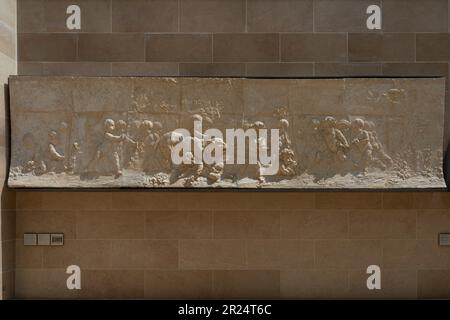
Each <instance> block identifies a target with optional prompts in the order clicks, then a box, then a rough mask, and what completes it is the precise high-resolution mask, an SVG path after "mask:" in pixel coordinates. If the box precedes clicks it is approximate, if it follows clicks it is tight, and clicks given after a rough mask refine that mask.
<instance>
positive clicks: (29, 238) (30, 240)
mask: <svg viewBox="0 0 450 320" xmlns="http://www.w3.org/2000/svg"><path fill="white" fill-rule="evenodd" d="M23 245H24V246H37V234H36V233H24V234H23Z"/></svg>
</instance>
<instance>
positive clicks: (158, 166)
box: [21, 114, 393, 185]
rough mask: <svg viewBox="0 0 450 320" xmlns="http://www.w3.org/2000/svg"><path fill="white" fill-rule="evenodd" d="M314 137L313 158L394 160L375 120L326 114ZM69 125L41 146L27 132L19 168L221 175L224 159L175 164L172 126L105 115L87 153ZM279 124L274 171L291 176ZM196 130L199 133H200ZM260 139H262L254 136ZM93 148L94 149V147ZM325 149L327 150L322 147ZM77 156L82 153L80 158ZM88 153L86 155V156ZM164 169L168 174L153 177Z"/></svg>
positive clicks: (203, 142)
mask: <svg viewBox="0 0 450 320" xmlns="http://www.w3.org/2000/svg"><path fill="white" fill-rule="evenodd" d="M194 121H202V116H201V115H199V114H194V115H191V116H190V119H189V122H188V123H193V122H194ZM313 127H314V130H315V132H316V134H315V139H319V140H320V143H321V145H322V146H323V148H322V149H321V150H320V148H319V149H318V150H317V151H314V150H311V151H312V154H314V152H315V154H314V155H313V157H314V162H316V163H322V164H323V163H325V164H326V163H327V161H328V162H331V163H334V164H338V165H339V164H347V165H348V164H350V166H351V167H352V168H355V169H358V170H361V171H364V170H365V169H366V168H368V167H376V168H379V169H382V170H384V169H386V168H387V167H390V166H392V164H393V160H392V159H391V158H390V157H389V156H388V155H387V154H386V152H385V151H384V149H383V146H382V144H381V142H380V141H379V139H378V137H377V134H376V132H375V130H374V124H373V123H372V122H369V121H365V120H363V119H360V118H357V119H354V120H351V121H349V120H339V121H337V120H336V119H335V118H333V117H325V118H324V119H323V120H320V121H314V126H313ZM67 128H68V126H67V124H66V123H61V125H60V128H58V129H56V130H50V131H49V132H48V138H47V139H48V140H47V143H46V144H45V146H44V148H39V147H37V145H38V144H37V143H36V141H34V137H33V135H32V134H31V133H27V134H25V135H24V137H23V145H24V146H25V148H27V149H29V150H31V151H32V152H31V153H32V156H31V159H30V160H29V161H27V162H26V163H25V164H24V165H23V166H22V169H21V172H22V173H33V174H35V175H42V174H45V173H63V172H65V173H66V174H69V175H80V177H82V178H83V177H98V176H114V177H115V178H119V177H121V176H122V174H123V170H124V169H131V170H136V171H143V172H144V173H146V174H148V175H149V177H150V179H149V180H150V181H152V183H153V184H155V183H157V184H166V183H173V182H175V181H178V180H179V179H182V178H184V179H185V184H186V185H191V184H192V183H194V182H195V181H197V180H198V179H199V178H200V177H204V178H206V179H207V180H208V182H209V183H214V182H218V181H220V180H221V179H222V178H223V175H224V169H225V162H217V163H213V164H206V163H203V162H200V163H199V162H196V161H191V163H189V164H187V163H182V164H180V165H174V164H173V163H172V161H171V151H172V148H173V147H174V146H175V145H176V144H177V143H179V142H180V139H182V138H180V137H179V136H177V135H176V134H173V132H171V131H169V132H165V133H164V131H163V125H162V124H161V123H160V122H157V121H150V120H141V121H137V120H136V121H131V122H130V123H127V122H126V121H124V120H117V121H114V120H112V119H104V121H103V130H102V136H101V140H100V143H98V144H97V145H96V146H94V147H93V148H91V151H90V152H89V156H88V157H85V156H84V155H83V152H85V153H87V150H84V148H83V146H81V145H80V144H79V143H78V142H73V143H71V144H70V143H69V141H70V140H69V137H68V134H67V131H68V129H67ZM248 128H253V129H256V130H257V129H262V128H265V124H264V123H263V122H261V121H255V122H253V123H250V124H247V125H245V126H244V129H248ZM278 129H279V170H278V174H277V175H278V176H281V177H293V176H296V175H298V174H299V173H300V172H299V171H304V166H303V165H302V164H301V163H299V160H298V157H297V155H296V152H295V151H294V146H293V144H292V141H291V139H290V136H289V131H290V129H289V121H288V120H287V119H285V118H281V119H279V121H278ZM188 130H189V131H190V132H191V133H192V136H191V138H190V139H192V143H193V144H195V143H197V144H199V145H200V146H201V147H202V148H205V147H206V146H207V145H208V144H210V143H215V144H222V146H223V148H224V150H225V149H226V144H225V142H224V141H223V140H222V139H219V138H210V137H206V136H204V135H202V134H201V133H200V134H199V135H195V134H194V127H191V128H189V129H188ZM199 136H200V139H199V138H198V137H199ZM258 143H259V144H263V143H266V142H265V141H260V140H258ZM92 149H93V150H94V151H92ZM323 149H325V151H324V150H323ZM184 156H185V157H187V158H190V160H194V155H193V153H190V152H187V153H186V154H185V155H184ZM81 158H84V160H83V161H81ZM86 159H88V160H86ZM260 169H261V164H260V163H259V162H258V164H257V165H256V170H254V176H253V177H252V178H255V179H257V180H259V181H260V182H263V181H265V180H264V177H263V176H262V174H261V170H260ZM161 173H165V174H166V177H167V180H168V181H165V179H164V178H163V179H162V180H159V179H157V178H155V177H158V176H159V175H161Z"/></svg>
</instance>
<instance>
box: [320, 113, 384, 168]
mask: <svg viewBox="0 0 450 320" xmlns="http://www.w3.org/2000/svg"><path fill="white" fill-rule="evenodd" d="M374 127H375V125H374V123H373V122H370V121H366V120H363V119H361V118H356V119H354V120H352V121H349V120H339V121H337V120H336V119H335V118H333V117H325V119H324V120H322V121H318V122H316V123H315V128H314V129H315V130H317V131H318V132H319V133H320V136H321V138H322V141H323V142H324V144H325V146H326V149H327V151H328V154H331V155H332V157H331V159H328V160H331V162H333V163H335V164H337V165H339V164H342V165H344V164H348V165H349V167H350V168H352V169H354V170H356V171H362V172H364V171H365V170H366V169H367V168H369V167H375V168H379V169H382V170H384V169H386V168H388V167H390V166H392V165H393V160H392V158H391V157H390V156H389V155H387V154H386V152H385V150H384V148H383V145H382V143H381V142H380V140H379V139H378V136H377V133H376V131H375V130H374ZM322 157H323V154H322V153H320V152H317V153H316V154H315V159H314V160H315V161H316V162H321V161H323V160H325V159H322ZM325 162H326V161H325Z"/></svg>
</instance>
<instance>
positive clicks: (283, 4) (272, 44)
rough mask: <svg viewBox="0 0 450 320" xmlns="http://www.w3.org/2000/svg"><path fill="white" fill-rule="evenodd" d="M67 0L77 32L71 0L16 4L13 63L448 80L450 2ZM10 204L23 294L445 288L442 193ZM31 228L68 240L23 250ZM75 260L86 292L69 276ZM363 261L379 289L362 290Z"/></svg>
mask: <svg viewBox="0 0 450 320" xmlns="http://www.w3.org/2000/svg"><path fill="white" fill-rule="evenodd" d="M71 2H74V3H77V4H80V6H81V8H82V12H83V17H84V23H83V25H82V28H83V29H82V30H81V32H73V31H67V30H66V29H65V21H64V19H63V17H64V15H65V14H64V9H65V5H66V3H68V1H54V0H18V5H19V11H18V14H19V17H18V21H19V23H18V28H19V40H20V45H19V59H20V61H19V74H22V75H91V76H93V75H99V76H108V75H120V76H128V75H140V76H177V75H181V76H258V77H349V76H389V77H390V76H395V77H401V76H443V77H446V78H447V79H448V76H449V62H450V33H449V31H450V25H449V18H450V15H449V14H448V13H449V12H450V11H449V7H450V1H448V0H427V1H423V0H379V1H377V0H374V1H365V0H214V1H202V0H164V1H163V0H153V1H151V0H133V1H123V0H86V1H82V0H80V1H71ZM125 2H126V3H127V4H128V5H126V6H125V4H124V3H125ZM368 4H381V5H382V7H383V30H382V31H383V32H382V33H381V32H379V31H369V30H367V29H366V28H365V17H366V15H365V8H366V7H367V5H368ZM0 12H1V11H0ZM194 12H195V14H194ZM93 13H95V14H93ZM144 13H145V14H144ZM447 84H448V81H447ZM447 88H450V87H448V86H447ZM449 92H450V91H448V92H447V97H448V96H450V93H449ZM447 107H448V99H447ZM424 108H426V106H424ZM449 115H450V113H448V112H447V114H446V119H447V120H446V122H449V119H450V116H449ZM446 132H447V135H446V137H447V138H446V140H447V141H448V134H449V130H448V127H447V131H446ZM16 205H17V210H18V212H17V228H16V234H15V237H16V239H17V245H16V249H17V252H16V259H15V260H16V264H17V270H16V277H15V279H16V291H15V294H16V297H18V298H29V297H64V298H66V297H77V298H101V297H122V298H126V297H145V298H214V297H226V298H233V297H264V298H348V297H357V298H380V297H383V298H399V297H403V298H437V297H438V298H443V297H447V298H448V297H450V251H449V250H447V249H448V248H446V247H439V246H438V245H437V233H438V232H445V231H447V232H449V231H450V194H448V193H446V192H423V193H422V192H421V193H419V192H318V193H315V192H295V193H292V192H271V193H267V192H264V193H259V192H239V193H238V192H49V191H26V192H25V191H19V192H17V199H16ZM25 231H61V232H64V233H65V234H66V239H67V243H66V245H65V246H63V247H59V248H42V247H36V248H26V247H24V246H23V245H22V240H21V239H22V236H23V232H25ZM121 257H124V258H121ZM74 262H77V263H79V264H80V265H81V266H82V268H83V270H84V272H83V279H82V281H83V290H81V291H80V292H71V291H68V290H67V289H66V288H65V280H66V275H65V266H67V265H68V264H71V263H74ZM372 263H373V264H379V265H380V266H381V268H382V272H383V273H382V287H383V290H381V291H369V290H367V289H366V287H365V281H366V277H367V275H366V273H365V267H367V265H368V264H372Z"/></svg>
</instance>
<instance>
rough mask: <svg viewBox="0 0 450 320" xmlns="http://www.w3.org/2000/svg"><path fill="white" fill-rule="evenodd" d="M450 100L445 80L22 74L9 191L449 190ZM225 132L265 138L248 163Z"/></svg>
mask: <svg viewBox="0 0 450 320" xmlns="http://www.w3.org/2000/svg"><path fill="white" fill-rule="evenodd" d="M444 93H445V83H444V80H443V79H438V78H436V79H431V78H427V79H364V78H362V79H239V78H132V77H128V78H114V77H107V78H96V77H89V78H88V77H26V76H18V77H12V78H11V79H10V94H11V131H12V132H11V136H12V151H11V165H10V173H9V180H8V185H9V186H10V187H13V188H124V187H128V188H172V187H175V188H272V189H277V188H286V189H318V188H319V189H321V188H325V189H335V188H337V189H398V188H400V189H402V188H405V189H409V188H444V187H445V182H444V179H443V173H442V167H443V165H442V162H443V150H442V144H443V127H444V126H443V125H444V123H443V121H444V120H443V119H444V97H445V96H444ZM177 129H185V131H186V132H187V133H189V134H188V135H182V134H180V132H179V131H178V130H177ZM213 129H214V130H215V131H214V130H213ZM227 130H234V132H237V131H239V130H240V131H241V132H242V133H244V134H246V133H249V132H251V131H252V130H253V132H256V136H252V135H248V136H245V135H244V137H245V139H244V140H243V141H244V151H243V154H241V156H242V158H241V160H242V161H241V162H239V161H237V160H236V159H237V158H238V157H239V156H238V155H239V150H237V149H238V143H237V142H238V140H237V139H236V140H235V139H234V137H233V136H231V137H232V139H230V137H229V136H228V135H227V134H225V132H227ZM275 131H276V135H274V132H275ZM211 132H219V133H221V132H222V133H223V135H219V134H212V133H211ZM264 132H265V133H266V135H264V134H263V133H264ZM181 143H186V145H189V146H190V148H191V147H192V149H189V151H188V152H184V151H186V150H184V149H183V150H184V151H183V153H182V154H180V153H179V152H178V151H175V150H178V149H177V148H178V146H179V145H180V144H181ZM252 146H253V147H254V148H255V150H258V152H256V153H255V154H256V156H255V158H254V159H253V158H252V153H251V152H252V150H253V149H252ZM198 150H200V151H199V153H197V151H198ZM261 150H262V151H261ZM206 151H208V152H210V154H211V155H214V157H213V160H206V158H205V157H204V154H205V153H204V152H206ZM177 152H178V153H177ZM229 152H230V154H229ZM261 152H263V153H261ZM174 153H176V154H178V155H180V157H181V158H182V161H181V162H180V163H175V162H174V160H173V154H174ZM219 153H223V157H217V155H218V154H219ZM264 154H267V155H269V154H270V155H272V157H275V158H276V159H277V161H276V164H277V166H276V168H275V170H274V169H273V166H272V167H270V165H269V164H268V163H267V162H265V161H264ZM199 155H200V156H199ZM230 155H232V157H235V158H233V159H231V158H230ZM275 158H271V159H272V160H273V159H275ZM252 159H253V160H252ZM271 164H273V162H271ZM269 167H270V168H269ZM269 169H270V170H269Z"/></svg>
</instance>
